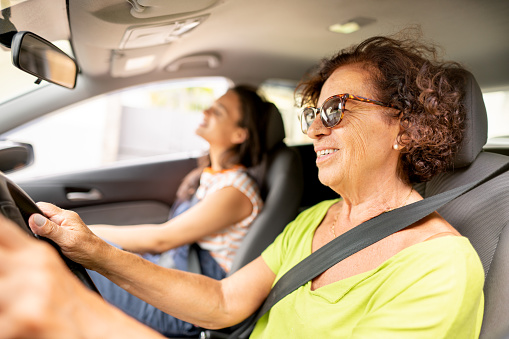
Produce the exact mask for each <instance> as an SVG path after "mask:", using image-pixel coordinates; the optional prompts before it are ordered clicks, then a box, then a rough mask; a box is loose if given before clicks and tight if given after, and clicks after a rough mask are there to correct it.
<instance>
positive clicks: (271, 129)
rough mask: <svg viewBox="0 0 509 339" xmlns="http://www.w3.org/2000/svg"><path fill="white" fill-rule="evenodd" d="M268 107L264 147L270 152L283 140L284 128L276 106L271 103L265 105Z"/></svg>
mask: <svg viewBox="0 0 509 339" xmlns="http://www.w3.org/2000/svg"><path fill="white" fill-rule="evenodd" d="M267 104H268V105H269V107H268V108H267V110H268V111H269V117H268V122H267V132H266V133H267V134H266V143H267V144H266V146H267V150H271V149H272V148H273V147H274V146H276V145H277V144H278V143H280V142H281V141H283V139H284V138H285V136H286V135H285V127H284V125H283V118H282V117H281V113H280V112H279V110H278V109H277V107H276V105H274V104H273V103H271V102H268V103H267Z"/></svg>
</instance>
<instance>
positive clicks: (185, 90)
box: [3, 78, 230, 178]
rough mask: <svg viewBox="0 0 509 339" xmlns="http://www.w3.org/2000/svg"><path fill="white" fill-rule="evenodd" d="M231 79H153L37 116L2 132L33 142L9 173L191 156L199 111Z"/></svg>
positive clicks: (199, 147) (200, 145)
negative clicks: (21, 164) (29, 157)
mask: <svg viewBox="0 0 509 339" xmlns="http://www.w3.org/2000/svg"><path fill="white" fill-rule="evenodd" d="M229 86H230V82H229V81H228V80H226V79H224V78H203V79H193V80H179V81H172V82H164V83H156V84H150V85H145V86H140V87H136V88H130V89H126V90H122V91H119V92H115V93H111V94H107V95H103V96H100V97H96V98H93V99H90V100H87V101H85V102H81V103H79V104H76V105H73V106H71V107H66V108H65V109H61V110H59V111H57V112H54V113H52V114H48V115H46V116H44V117H41V118H39V119H37V120H35V121H32V122H30V123H29V124H26V125H23V126H21V127H18V128H16V129H15V130H13V131H11V132H9V133H7V134H4V135H3V137H4V138H7V139H10V140H15V141H21V142H27V143H30V144H32V145H33V147H34V152H35V162H34V164H33V165H32V166H29V167H27V168H25V169H22V170H20V171H17V172H14V173H12V174H10V175H9V176H10V177H12V178H22V177H34V176H40V175H48V174H57V173H65V172H73V171H78V170H83V169H91V168H98V167H102V166H104V165H107V164H112V163H115V162H119V161H136V159H140V158H146V157H153V156H167V155H169V154H173V156H175V157H189V156H196V155H197V154H199V153H203V152H204V151H205V150H206V149H207V146H208V145H207V143H206V142H205V141H203V140H202V139H201V138H199V137H198V136H196V135H195V133H194V131H195V130H196V128H197V126H198V124H199V123H200V122H201V119H202V114H201V113H202V111H203V110H204V109H205V108H207V107H209V105H211V104H212V102H213V101H214V100H215V99H216V98H218V97H219V96H221V95H222V94H224V93H225V92H226V90H227V89H228V87H229Z"/></svg>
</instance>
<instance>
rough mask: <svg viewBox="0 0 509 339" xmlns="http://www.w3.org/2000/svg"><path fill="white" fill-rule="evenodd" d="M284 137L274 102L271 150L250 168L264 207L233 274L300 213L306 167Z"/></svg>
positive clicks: (269, 133)
mask: <svg viewBox="0 0 509 339" xmlns="http://www.w3.org/2000/svg"><path fill="white" fill-rule="evenodd" d="M284 137H285V130H284V125H283V119H282V117H281V113H280V112H279V110H278V109H277V108H276V106H274V105H273V104H271V109H270V116H269V121H268V127H267V134H266V143H267V145H266V146H267V149H268V152H267V154H266V156H265V157H264V159H263V161H262V163H261V164H260V165H258V166H256V167H254V168H251V169H250V172H251V174H252V175H253V176H254V177H255V178H257V179H258V181H259V184H260V190H261V194H262V198H263V200H264V206H263V209H262V211H261V212H260V214H259V215H258V216H257V217H256V219H255V221H254V222H253V223H252V225H251V227H250V229H249V232H248V234H247V235H246V237H245V238H244V240H243V242H242V245H241V247H240V248H239V250H238V252H237V254H236V255H235V258H234V260H233V265H232V268H231V271H230V272H229V273H230V274H232V273H233V272H235V271H236V270H238V269H239V268H241V267H242V266H244V265H246V264H247V263H249V262H250V261H252V260H253V259H255V258H256V257H258V256H259V255H260V254H261V253H262V251H263V250H264V249H265V248H266V247H267V246H268V245H270V244H271V243H272V242H273V241H274V239H275V238H276V237H277V235H278V234H279V233H281V231H282V230H283V229H284V227H285V226H286V225H287V224H288V223H289V222H290V221H292V220H293V219H294V218H295V217H296V216H297V213H298V210H299V206H300V203H301V198H302V192H303V187H304V179H303V174H302V166H301V163H300V156H299V153H298V152H297V151H296V150H294V149H291V148H289V147H288V146H286V144H285V143H284V142H283V139H284Z"/></svg>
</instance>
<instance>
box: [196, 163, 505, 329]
mask: <svg viewBox="0 0 509 339" xmlns="http://www.w3.org/2000/svg"><path fill="white" fill-rule="evenodd" d="M508 169H509V163H505V164H504V165H503V166H501V167H499V168H498V169H496V170H495V171H493V172H491V173H490V174H489V175H487V176H485V177H484V178H482V179H480V180H478V181H475V182H473V183H469V184H466V185H463V186H460V187H456V188H453V189H451V190H448V191H445V192H442V193H439V194H436V195H434V196H432V197H429V198H426V199H423V200H420V201H417V202H415V203H413V204H409V205H406V206H403V207H400V208H398V209H395V210H392V211H389V212H386V213H382V214H380V215H378V216H376V217H374V218H372V219H370V220H367V221H365V222H363V223H362V224H360V225H358V226H356V227H354V228H352V229H351V230H349V231H348V232H345V233H344V234H342V235H340V236H339V237H337V238H335V239H333V240H332V241H330V242H329V243H327V244H326V245H324V246H322V247H321V248H319V249H318V250H316V251H315V252H313V253H312V254H311V255H309V256H308V257H307V258H305V259H304V260H302V261H301V262H300V263H298V264H297V265H295V266H294V267H292V268H291V269H290V270H289V271H288V272H286V273H285V274H284V275H283V276H282V277H281V278H280V279H279V280H278V281H277V283H276V284H275V285H274V287H273V288H272V290H271V291H270V293H269V295H268V297H267V299H266V300H265V302H264V303H263V304H262V306H261V307H260V308H259V309H258V310H257V311H256V312H255V313H254V314H253V315H252V316H251V317H249V318H248V319H246V320H245V321H244V322H243V323H242V325H241V326H240V327H238V328H237V329H236V330H235V331H234V332H232V333H231V334H229V335H226V334H224V333H217V332H214V331H203V332H202V333H201V337H200V338H228V339H237V338H240V339H243V338H247V337H248V336H249V335H250V333H251V328H252V327H253V326H254V324H255V323H256V322H257V321H258V320H259V319H260V318H261V317H262V316H263V315H264V314H265V313H266V312H267V311H268V310H269V309H271V308H272V307H273V306H274V305H275V304H276V303H277V302H278V301H280V300H281V299H283V298H284V297H285V296H287V295H288V294H290V293H291V292H293V291H295V290H296V289H297V288H299V287H300V286H302V285H304V284H306V283H307V282H308V281H310V280H312V279H314V278H315V277H317V276H318V275H320V274H322V273H323V272H324V271H326V270H327V269H329V268H331V267H332V266H334V265H335V264H337V263H338V262H340V261H341V260H343V259H345V258H347V257H349V256H351V255H352V254H354V253H356V252H358V251H360V250H362V249H363V248H365V247H367V246H369V245H372V244H374V243H376V242H378V241H380V240H382V239H383V238H385V237H387V236H389V235H391V234H393V233H395V232H397V231H400V230H402V229H404V228H406V227H408V226H410V225H412V224H413V223H415V222H417V221H419V220H421V219H422V218H424V217H426V216H428V215H429V214H431V213H433V212H434V211H436V210H437V209H439V208H440V207H442V206H444V205H445V204H447V203H449V202H450V201H452V200H454V199H456V198H457V197H459V196H461V195H463V194H465V193H467V192H468V191H470V190H472V189H474V188H476V187H478V186H480V185H482V184H484V183H485V182H487V181H489V180H491V179H493V178H495V177H497V176H498V175H500V174H502V173H504V172H506V171H507V170H508Z"/></svg>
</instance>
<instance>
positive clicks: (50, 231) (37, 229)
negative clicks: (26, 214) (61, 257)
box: [28, 214, 62, 243]
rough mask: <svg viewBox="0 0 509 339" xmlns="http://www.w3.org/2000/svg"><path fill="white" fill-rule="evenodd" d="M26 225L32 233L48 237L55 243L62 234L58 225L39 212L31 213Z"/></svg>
mask: <svg viewBox="0 0 509 339" xmlns="http://www.w3.org/2000/svg"><path fill="white" fill-rule="evenodd" d="M28 226H30V229H31V230H32V232H34V234H37V235H40V236H42V237H46V238H50V239H52V240H54V241H56V242H57V243H58V240H60V239H59V238H60V237H61V236H62V231H61V229H60V227H59V226H58V225H57V224H55V223H54V222H52V221H51V220H49V219H47V218H45V217H44V216H42V215H40V214H32V215H31V216H30V218H29V219H28Z"/></svg>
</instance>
